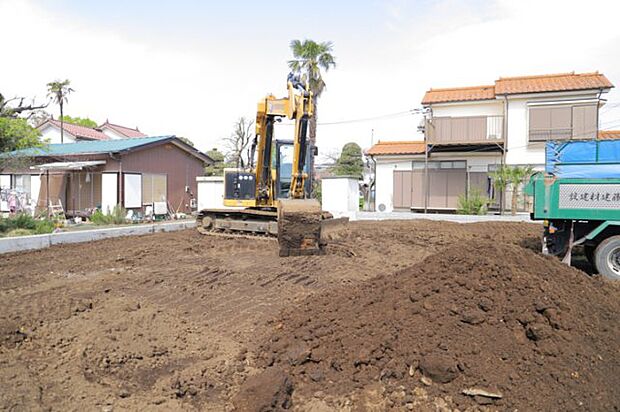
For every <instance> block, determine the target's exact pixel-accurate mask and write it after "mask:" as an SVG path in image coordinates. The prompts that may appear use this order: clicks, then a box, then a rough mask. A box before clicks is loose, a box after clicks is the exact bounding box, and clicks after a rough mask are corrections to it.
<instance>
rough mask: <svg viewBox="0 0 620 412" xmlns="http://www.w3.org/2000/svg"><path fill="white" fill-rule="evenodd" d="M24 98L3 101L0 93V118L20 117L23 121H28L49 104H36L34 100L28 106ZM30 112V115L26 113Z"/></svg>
mask: <svg viewBox="0 0 620 412" xmlns="http://www.w3.org/2000/svg"><path fill="white" fill-rule="evenodd" d="M26 100H27V99H26V98H25V97H17V96H15V97H12V98H10V99H5V98H4V96H3V95H2V93H0V117H11V118H17V117H19V116H20V115H21V116H22V117H24V118H25V119H30V118H31V117H32V116H34V115H36V114H37V113H39V112H41V111H42V110H40V109H44V108H46V107H47V106H48V105H49V102H47V103H46V104H36V103H35V102H34V99H32V100H31V101H30V104H28V103H25V102H26ZM26 112H30V113H26Z"/></svg>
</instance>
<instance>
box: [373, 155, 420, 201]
mask: <svg viewBox="0 0 620 412" xmlns="http://www.w3.org/2000/svg"><path fill="white" fill-rule="evenodd" d="M413 159H414V157H413V156H411V157H409V158H406V157H398V158H395V157H393V156H392V157H390V156H386V157H377V158H376V160H377V169H376V172H375V209H376V211H377V212H379V211H381V212H391V211H393V210H394V203H393V192H394V170H411V162H412V161H413ZM415 159H420V157H419V156H416V157H415ZM421 159H422V160H424V157H422V158H421ZM380 205H384V206H385V210H381V208H380Z"/></svg>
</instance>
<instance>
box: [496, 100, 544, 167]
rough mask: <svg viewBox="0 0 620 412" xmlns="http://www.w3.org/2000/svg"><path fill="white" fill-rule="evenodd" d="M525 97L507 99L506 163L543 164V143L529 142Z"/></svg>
mask: <svg viewBox="0 0 620 412" xmlns="http://www.w3.org/2000/svg"><path fill="white" fill-rule="evenodd" d="M527 108H528V106H527V99H509V100H508V123H507V124H508V130H507V132H508V139H507V141H506V164H509V165H523V164H535V165H538V164H544V163H545V143H544V142H536V143H529V136H528V134H529V132H528V130H529V129H528V124H529V123H528V109H527Z"/></svg>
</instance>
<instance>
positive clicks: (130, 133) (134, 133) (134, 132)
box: [99, 120, 146, 137]
mask: <svg viewBox="0 0 620 412" xmlns="http://www.w3.org/2000/svg"><path fill="white" fill-rule="evenodd" d="M103 127H109V128H110V129H112V130H114V131H115V132H117V133H119V134H122V135H123V136H125V137H146V135H145V134H144V133H142V132H141V131H140V130H138V128H137V127H136V128H135V129H132V128H130V127H125V126H121V125H119V124H114V123H110V122H108V121H107V120H106V121H105V123H104V124H102V125H101V126H99V129H101V128H103Z"/></svg>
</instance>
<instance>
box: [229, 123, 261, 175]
mask: <svg viewBox="0 0 620 412" xmlns="http://www.w3.org/2000/svg"><path fill="white" fill-rule="evenodd" d="M253 126H254V121H253V120H248V119H246V118H245V117H241V118H239V120H237V121H236V122H235V130H234V132H233V133H232V134H231V135H230V137H226V138H224V139H223V140H224V145H225V151H226V158H227V160H228V162H230V163H232V164H234V165H235V166H236V167H237V168H240V169H245V168H246V167H250V166H251V165H250V159H251V157H252V156H251V155H252V153H251V151H252V148H251V145H250V142H251V141H252V137H253V133H252V127H253Z"/></svg>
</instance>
